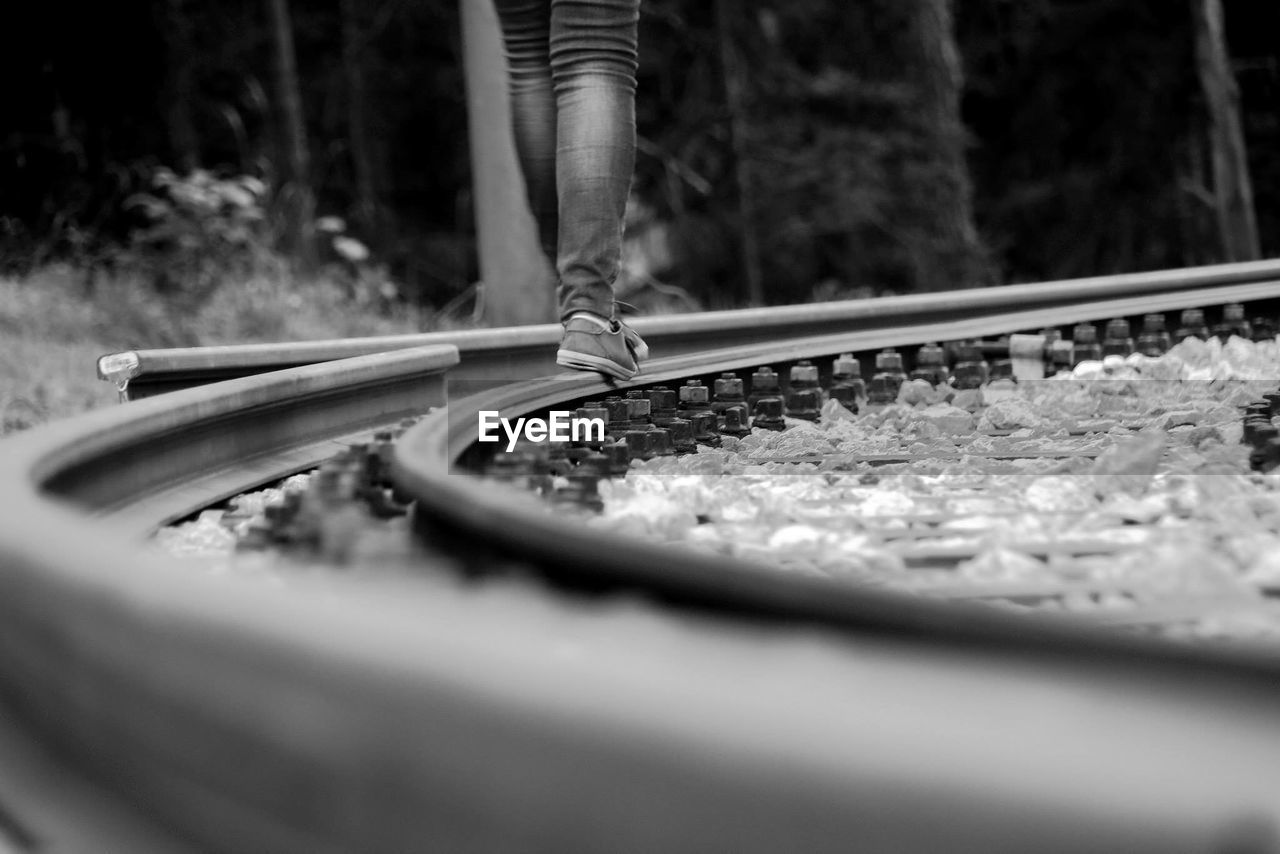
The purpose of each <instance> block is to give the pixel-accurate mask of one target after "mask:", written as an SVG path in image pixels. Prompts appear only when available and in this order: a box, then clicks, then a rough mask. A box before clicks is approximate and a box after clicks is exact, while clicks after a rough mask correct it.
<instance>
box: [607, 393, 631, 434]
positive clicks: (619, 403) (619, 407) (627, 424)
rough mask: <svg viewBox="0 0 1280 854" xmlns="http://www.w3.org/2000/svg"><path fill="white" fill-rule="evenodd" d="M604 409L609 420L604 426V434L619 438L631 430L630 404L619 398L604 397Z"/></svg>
mask: <svg viewBox="0 0 1280 854" xmlns="http://www.w3.org/2000/svg"><path fill="white" fill-rule="evenodd" d="M604 408H605V410H606V411H607V412H608V415H609V420H608V421H606V422H605V424H604V429H605V432H606V433H608V434H609V435H612V436H618V437H621V436H622V434H623V433H625V432H627V430H629V429H631V404H629V403H628V402H627V401H626V400H624V399H623V398H621V397H606V398H605V399H604Z"/></svg>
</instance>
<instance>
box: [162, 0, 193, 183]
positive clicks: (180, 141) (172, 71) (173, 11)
mask: <svg viewBox="0 0 1280 854" xmlns="http://www.w3.org/2000/svg"><path fill="white" fill-rule="evenodd" d="M156 4H157V6H158V7H159V9H158V15H157V17H158V18H159V20H160V22H161V31H162V32H163V33H164V37H165V67H166V70H167V72H168V73H167V74H166V75H165V77H166V80H165V85H164V113H165V120H166V123H167V125H168V130H169V149H170V151H171V152H172V155H173V164H174V166H175V167H176V168H177V169H178V170H179V171H181V172H190V171H191V170H192V169H194V168H196V166H198V165H199V164H200V146H199V140H198V139H197V137H196V128H195V120H194V118H193V117H192V109H193V108H194V105H195V100H196V99H195V80H194V74H193V70H192V63H193V61H194V57H193V53H194V44H193V40H192V36H191V13H190V10H188V9H187V0H156Z"/></svg>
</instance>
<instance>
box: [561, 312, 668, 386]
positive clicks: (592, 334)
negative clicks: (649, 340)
mask: <svg viewBox="0 0 1280 854" xmlns="http://www.w3.org/2000/svg"><path fill="white" fill-rule="evenodd" d="M648 355H649V348H648V347H647V346H646V345H645V343H644V339H643V338H641V337H640V336H639V335H638V334H637V333H636V331H635V330H634V329H632V328H631V327H629V326H627V325H626V324H624V323H621V322H619V321H617V320H614V321H608V320H605V319H604V318H602V317H597V316H595V315H594V314H587V313H586V312H579V313H577V314H575V315H573V316H572V317H570V318H569V319H568V320H567V321H565V324H564V337H562V338H561V339H560V349H559V351H557V352H556V364H557V365H561V366H563V367H566V368H573V369H574V370H578V371H596V372H597V373H601V374H604V375H605V376H610V377H614V378H615V379H620V380H629V379H631V378H632V377H634V376H635V375H636V374H638V373H640V367H639V361H640V359H643V358H646V357H647V356H648Z"/></svg>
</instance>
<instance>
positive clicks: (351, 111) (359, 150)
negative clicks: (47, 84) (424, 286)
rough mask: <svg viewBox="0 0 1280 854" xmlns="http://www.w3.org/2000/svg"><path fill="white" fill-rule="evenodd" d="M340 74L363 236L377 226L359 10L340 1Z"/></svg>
mask: <svg viewBox="0 0 1280 854" xmlns="http://www.w3.org/2000/svg"><path fill="white" fill-rule="evenodd" d="M341 11H342V70H343V77H344V78H345V80H346V89H347V143H348V146H349V148H350V152H351V171H352V174H353V177H354V181H355V206H354V207H355V216H354V219H355V222H356V224H357V225H358V226H359V227H360V228H361V229H363V230H364V231H365V232H366V233H372V232H374V231H375V230H376V226H377V212H378V201H377V199H378V197H377V191H376V189H375V186H374V180H375V179H374V172H373V162H372V159H371V157H370V154H369V136H368V130H367V124H366V120H365V91H364V62H363V57H362V55H361V54H362V51H361V43H360V21H359V18H358V15H359V6H358V4H357V3H356V0H342V9H341Z"/></svg>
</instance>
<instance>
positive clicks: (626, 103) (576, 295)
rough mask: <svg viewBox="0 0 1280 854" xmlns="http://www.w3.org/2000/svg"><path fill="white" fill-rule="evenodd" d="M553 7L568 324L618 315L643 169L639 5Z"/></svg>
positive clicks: (555, 2)
mask: <svg viewBox="0 0 1280 854" xmlns="http://www.w3.org/2000/svg"><path fill="white" fill-rule="evenodd" d="M550 2H551V32H550V62H551V77H552V82H553V84H554V87H555V99H556V114H557V125H556V139H557V147H556V185H557V188H558V191H559V202H560V207H559V220H560V243H559V252H558V256H557V264H556V268H557V272H558V273H559V276H560V288H559V302H560V318H561V320H562V321H563V320H567V319H568V318H569V317H570V316H572V315H573V314H574V313H575V312H580V311H585V312H590V313H592V314H595V315H598V316H600V317H603V318H611V317H612V316H613V283H614V280H615V279H616V278H617V277H618V271H619V268H620V267H621V262H622V227H623V217H624V215H625V212H626V204H627V195H628V193H629V192H630V190H631V177H632V172H633V171H634V168H635V150H636V118H635V93H636V68H637V28H638V21H639V18H640V0H550ZM633 334H634V333H633ZM636 340H637V341H638V337H637V339H636Z"/></svg>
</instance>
